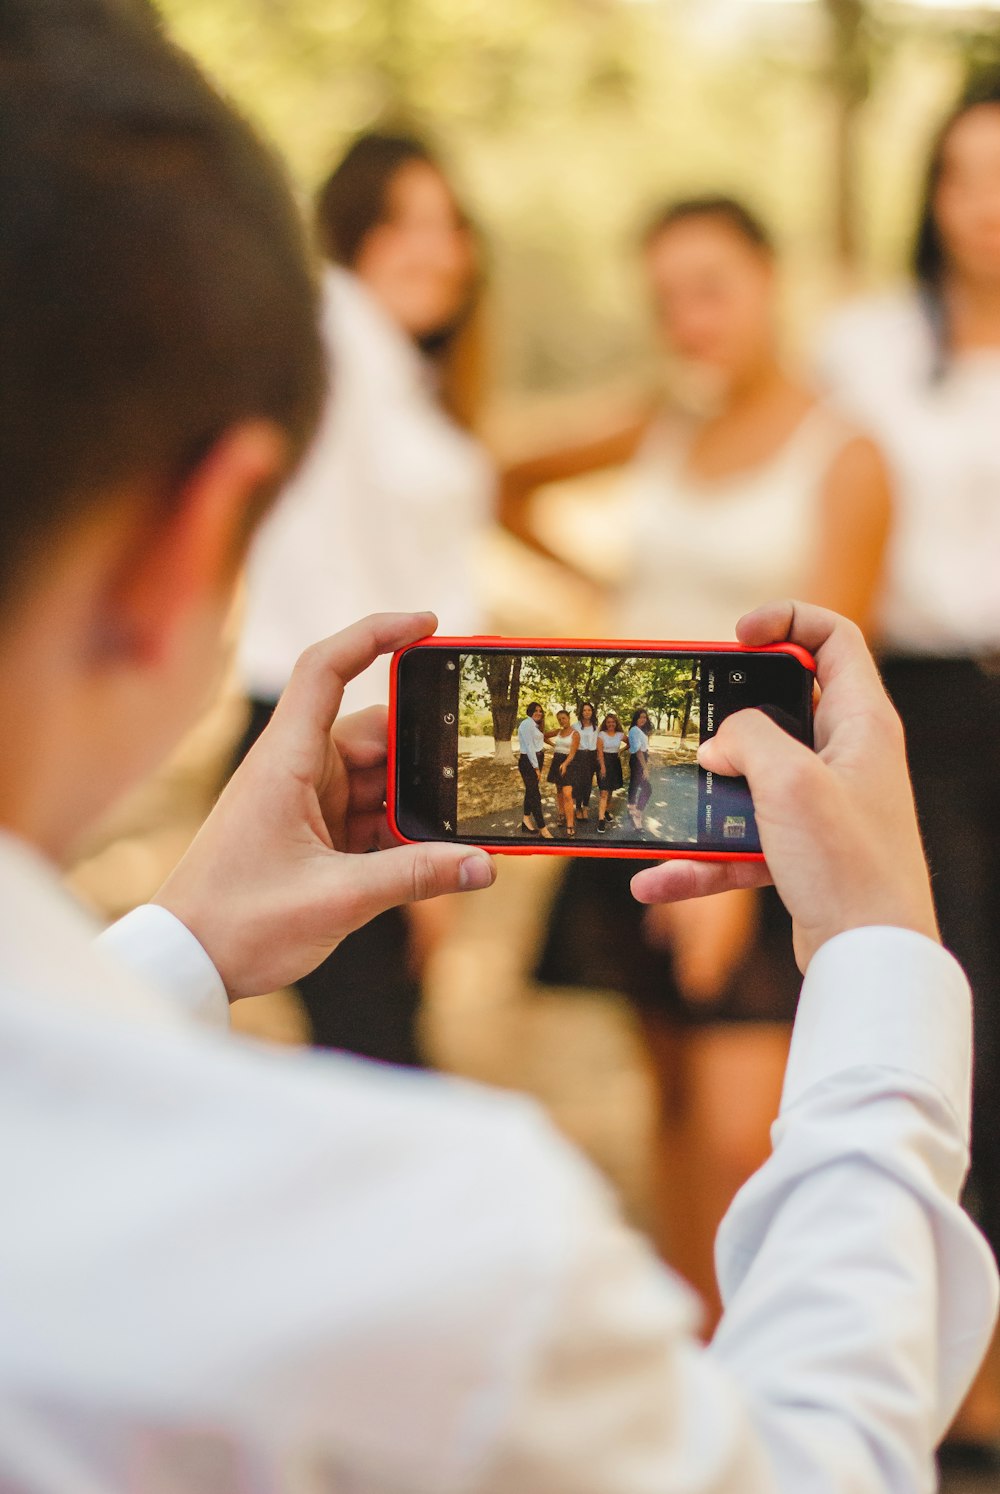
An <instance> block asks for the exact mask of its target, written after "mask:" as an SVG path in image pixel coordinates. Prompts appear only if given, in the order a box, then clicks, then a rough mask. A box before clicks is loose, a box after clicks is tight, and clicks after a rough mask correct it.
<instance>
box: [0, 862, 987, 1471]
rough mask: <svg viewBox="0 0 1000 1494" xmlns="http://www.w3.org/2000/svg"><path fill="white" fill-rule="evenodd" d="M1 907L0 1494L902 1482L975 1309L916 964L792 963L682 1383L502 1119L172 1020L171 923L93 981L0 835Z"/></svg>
mask: <svg viewBox="0 0 1000 1494" xmlns="http://www.w3.org/2000/svg"><path fill="white" fill-rule="evenodd" d="M0 906H2V908H3V929H2V934H0V1138H2V1140H0V1198H2V1200H3V1227H2V1229H0V1323H2V1325H3V1327H2V1331H0V1488H2V1489H4V1490H12V1491H13V1490H16V1491H17V1494H43V1491H44V1494H126V1491H128V1494H131V1491H136V1494H230V1491H233V1494H235V1491H253V1494H278V1491H279V1490H280V1491H290V1494H317V1491H320V1490H331V1491H350V1494H460V1491H461V1494H682V1491H683V1494H779V1491H780V1494H834V1491H836V1494H848V1491H849V1494H904V1491H905V1494H911V1491H918V1490H920V1491H925V1490H930V1489H931V1488H932V1485H933V1468H932V1461H933V1460H932V1445H933V1443H934V1441H935V1439H937V1438H938V1437H939V1436H940V1435H941V1434H942V1432H943V1431H944V1429H945V1427H946V1425H947V1423H948V1421H949V1420H950V1418H951V1416H952V1413H953V1412H954V1410H955V1408H956V1406H957V1405H958V1403H959V1400H960V1399H961V1397H962V1394H963V1392H964V1390H965V1388H966V1386H967V1384H968V1382H969V1379H970V1377H971V1375H972V1372H973V1370H974V1368H975V1366H976V1364H977V1361H978V1359H979V1357H980V1355H981V1353H982V1352H983V1350H984V1348H985V1346H986V1343H987V1341H988V1339H989V1336H990V1332H991V1329H992V1326H993V1322H994V1315H995V1307H996V1277H995V1270H994V1266H993V1263H992V1258H991V1256H990V1254H989V1251H988V1250H987V1247H986V1245H985V1243H984V1242H983V1241H982V1239H981V1237H980V1236H979V1235H978V1233H977V1232H976V1230H975V1229H974V1228H973V1226H972V1225H971V1224H970V1222H969V1221H968V1219H967V1218H966V1216H965V1215H964V1214H963V1213H962V1212H961V1210H960V1209H959V1207H958V1205H957V1203H956V1198H957V1195H958V1191H959V1188H960V1186H961V1183H962V1179H963V1176H964V1173H965V1168H966V1159H967V1132H968V1109H969V993H968V987H967V985H966V982H965V980H964V978H963V976H962V974H961V972H960V970H959V969H958V967H957V966H956V965H955V963H954V962H953V961H952V959H951V958H950V956H948V955H947V954H945V953H944V952H943V951H942V950H941V949H940V948H938V947H937V946H936V945H934V944H932V943H930V942H929V941H927V940H925V939H922V938H921V937H919V936H917V935H915V934H910V933H905V932H902V931H899V930H892V929H866V930H862V931H856V932H854V933H850V934H846V935H842V936H841V937H840V938H838V939H836V940H834V941H832V942H831V943H830V944H828V945H827V946H826V947H825V948H824V949H822V950H821V951H820V953H819V954H818V955H817V956H816V958H815V959H814V961H813V963H812V965H811V967H810V970H809V974H808V977H807V979H806V981H805V988H804V991H803V997H802V1004H801V1007H800V1011H799V1016H798V1019H797V1022H796V1029H795V1036H794V1040H793V1045H792V1053H791V1058H790V1061H789V1067H788V1075H787V1080H786V1084H785V1093H784V1099H783V1102H782V1111H781V1118H780V1120H779V1121H778V1123H777V1125H776V1127H775V1133H774V1140H775V1149H774V1155H773V1157H772V1158H771V1160H770V1161H769V1162H768V1163H767V1164H766V1166H765V1167H764V1168H763V1169H762V1170H761V1171H760V1172H759V1173H758V1174H757V1175H756V1176H755V1177H754V1178H753V1179H752V1180H751V1181H750V1183H749V1184H748V1185H747V1186H746V1188H745V1189H744V1190H743V1191H742V1193H741V1194H740V1196H739V1197H738V1199H737V1200H736V1202H735V1204H734V1205H733V1208H732V1209H731V1211H730V1213H729V1215H728V1217H727V1219H726V1222H725V1223H724V1225H723V1228H722V1232H721V1235H720V1238H719V1247H718V1262H719V1273H720V1280H721V1284H722V1290H723V1294H724V1297H725V1301H726V1314H725V1317H724V1319H723V1322H722V1326H721V1328H720V1329H719V1332H718V1335H717V1337H716V1339H715V1342H714V1344H713V1345H712V1347H711V1348H710V1349H708V1350H706V1349H704V1348H702V1347H701V1346H700V1345H699V1344H698V1342H697V1341H696V1339H695V1337H694V1335H693V1329H694V1325H695V1320H696V1318H697V1307H696V1305H695V1303H694V1301H693V1299H692V1296H691V1294H690V1292H689V1291H688V1290H687V1289H686V1288H685V1287H684V1286H683V1285H682V1284H681V1283H680V1282H679V1281H678V1280H677V1279H676V1277H674V1276H673V1275H671V1273H670V1272H669V1271H667V1270H665V1269H664V1268H663V1267H662V1266H661V1265H660V1264H659V1263H658V1262H657V1261H656V1259H655V1258H654V1256H653V1254H652V1252H651V1250H650V1248H649V1247H648V1245H647V1244H646V1243H645V1242H644V1241H643V1240H642V1239H640V1238H639V1237H638V1236H637V1235H635V1234H634V1233H633V1232H632V1231H631V1230H629V1229H628V1228H626V1226H625V1225H624V1224H623V1223H622V1221H621V1219H620V1217H619V1215H618V1212H617V1210H616V1207H615V1204H614V1202H613V1199H612V1198H611V1196H610V1193H609V1190H608V1189H607V1187H606V1186H605V1185H604V1183H603V1182H602V1181H601V1180H600V1179H599V1178H598V1177H597V1176H596V1175H595V1173H594V1172H593V1170H592V1169H591V1168H590V1167H589V1166H588V1165H587V1164H586V1163H585V1162H584V1161H583V1160H582V1158H580V1157H579V1156H578V1155H577V1154H576V1153H575V1152H574V1150H573V1149H572V1148H571V1147H570V1146H569V1145H568V1144H567V1143H565V1142H564V1141H562V1140H561V1139H560V1138H559V1137H558V1136H557V1135H556V1134H555V1133H554V1131H553V1130H552V1128H551V1127H550V1125H549V1124H548V1123H547V1121H546V1120H545V1119H544V1117H543V1115H542V1114H541V1112H540V1111H539V1110H538V1108H537V1107H536V1106H535V1105H534V1104H531V1103H529V1102H527V1101H524V1100H518V1099H515V1098H513V1097H511V1096H507V1095H501V1094H499V1093H494V1092H491V1091H489V1090H487V1089H484V1088H480V1087H478V1086H475V1085H472V1084H468V1083H463V1082H460V1081H458V1080H454V1079H446V1078H442V1077H438V1076H432V1075H428V1074H418V1073H412V1072H402V1071H398V1070H394V1069H390V1068H386V1067H382V1066H379V1065H375V1064H369V1063H366V1062H363V1061H359V1060H356V1059H350V1058H346V1057H339V1056H336V1055H330V1054H326V1055H323V1054H317V1053H298V1052H294V1053H291V1052H283V1051H276V1050H271V1049H269V1048H265V1047H263V1046H259V1045H256V1044H254V1043H252V1042H250V1041H247V1040H241V1039H236V1038H231V1037H229V1036H228V1035H227V1034H224V1033H221V1032H219V1031H216V1030H212V1027H211V1026H209V1027H208V1028H205V1027H204V1026H202V1025H199V1024H198V1023H197V1022H196V1021H195V1020H193V1019H194V1018H195V1017H196V1016H198V1015H202V1016H206V1017H208V1018H209V1019H210V1020H214V1019H216V1018H218V1017H219V1016H220V1015H224V1012H225V993H224V991H223V990H222V988H221V984H220V982H219V980H218V977H217V976H215V974H214V971H213V970H212V967H211V963H210V962H209V961H208V959H207V956H206V955H205V954H204V952H203V951H202V950H201V949H200V948H199V947H198V946H197V944H196V943H195V941H194V940H193V939H192V937H191V935H190V934H188V933H187V931H186V930H185V929H183V928H182V927H181V926H180V925H179V924H178V923H176V921H175V920H173V919H172V918H171V917H170V915H168V914H166V913H164V912H163V911H162V910H155V909H149V908H146V909H140V910H138V911H137V912H136V913H134V914H132V915H130V916H129V918H128V919H126V920H125V921H124V922H123V923H122V924H120V925H118V926H117V927H116V928H114V929H112V930H111V931H110V932H109V933H107V934H105V935H104V936H103V937H102V938H101V939H100V940H98V941H97V944H96V947H95V944H94V942H93V933H94V929H93V926H92V924H91V921H90V920H89V918H88V917H87V916H85V915H84V914H83V913H82V912H81V911H80V909H79V908H78V907H77V906H76V905H74V904H73V903H71V902H70V900H69V899H68V897H67V895H66V894H65V893H64V892H63V890H62V889H61V887H60V886H59V884H58V881H57V878H56V876H55V874H54V873H53V872H52V871H51V870H50V869H49V867H48V866H46V865H45V864H44V863H43V862H42V861H41V860H40V859H38V858H37V857H36V856H35V855H34V854H33V853H32V852H29V851H28V850H26V849H25V848H24V847H23V846H20V845H19V844H16V843H15V842H13V841H12V840H10V839H6V838H0ZM130 967H132V968H131V969H130ZM373 999H377V992H375V993H373Z"/></svg>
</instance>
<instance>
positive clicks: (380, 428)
mask: <svg viewBox="0 0 1000 1494" xmlns="http://www.w3.org/2000/svg"><path fill="white" fill-rule="evenodd" d="M323 335H324V340H325V343H326V348H327V354H328V358H329V363H330V380H331V397H330V399H329V401H328V404H327V409H326V413H325V415H324V418H323V421H322V423H321V426H320V430H319V432H318V434H317V436H316V439H315V441H314V443H313V446H312V449H311V451H310V452H309V454H308V456H307V457H306V460H305V463H304V465H303V467H302V469H301V470H300V472H299V474H298V476H297V477H296V478H295V479H294V480H293V481H292V483H291V485H290V486H289V487H288V489H287V490H286V492H285V493H284V495H283V497H282V498H281V499H280V501H279V503H278V505H277V507H276V508H275V510H274V513H273V514H272V515H271V516H270V518H269V519H268V520H267V521H266V522H265V524H264V526H263V527H262V529H261V532H260V534H259V535H258V537H257V539H256V541H255V543H254V546H253V549H252V552H251V556H250V562H249V566H248V570H247V605H246V617H245V622H244V628H243V636H242V640H241V645H240V650H239V667H240V673H241V677H242V681H243V684H244V686H245V688H246V691H247V693H248V694H249V695H250V696H252V697H254V698H256V699H260V700H276V699H277V697H278V696H279V695H280V693H281V691H282V690H283V689H284V687H285V685H286V683H287V682H288V677H289V675H290V674H291V671H292V666H293V665H294V663H295V660H296V659H297V658H298V656H299V654H300V653H301V652H302V650H303V649H304V648H306V647H308V645H309V644H310V643H315V642H316V640H317V639H319V638H324V637H326V636H327V635H328V634H330V633H333V632H336V631H337V629H338V628H343V627H345V626H346V625H347V624H348V623H351V622H354V621H356V620H357V619H358V618H359V617H364V616H365V615H366V614H367V613H369V612H383V611H388V612H398V611H408V610H410V609H413V610H423V609H426V608H431V609H432V610H433V611H435V612H436V613H437V614H438V619H439V622H440V631H441V632H442V633H445V632H453V633H475V632H478V631H482V618H481V617H480V613H479V606H478V600H477V596H476V583H475V551H476V546H477V541H478V538H479V535H480V534H481V532H482V530H483V529H484V528H485V526H486V525H487V524H488V523H489V520H490V516H491V513H492V506H493V500H494V491H495V482H496V477H495V472H494V469H493V466H492V463H491V462H490V459H489V457H488V456H487V454H486V452H485V451H484V450H483V448H482V447H481V446H480V445H479V444H478V443H477V442H476V441H475V440H473V438H472V437H471V436H469V435H468V434H467V433H466V432H465V431H463V430H462V429H461V428H460V427H459V426H458V425H457V424H456V423H455V422H454V421H453V420H452V419H451V417H450V416H449V415H448V414H447V412H446V411H445V410H443V409H442V407H441V405H440V402H439V400H438V398H437V394H436V391H435V388H434V379H433V372H432V370H431V368H430V366H429V365H428V363H427V361H426V360H425V359H424V357H423V356H422V355H421V353H420V352H419V350H418V349H417V348H416V347H415V345H414V344H413V342H412V341H411V340H410V338H409V337H407V335H406V334H405V333H404V332H403V331H402V330H401V329H400V328H399V327H398V326H397V325H396V323H395V322H393V321H392V319H391V318H390V317H389V316H388V315H387V314H386V313H385V312H384V311H383V310H382V308H381V306H380V305H379V304H378V303H377V302H376V301H375V300H374V298H373V297H372V296H371V295H370V293H369V292H368V290H367V289H366V288H365V286H364V285H363V284H362V282H361V281H360V280H359V279H358V278H357V277H356V276H355V275H351V274H349V273H348V272H347V271H345V270H341V269H336V268H332V267H329V268H327V270H326V272H325V275H324V282H323ZM387 694H388V664H387V663H386V661H384V660H380V661H379V662H378V663H376V664H374V665H373V666H372V668H371V669H370V670H368V671H367V673H366V674H365V675H363V676H362V678H361V679H360V680H358V681H355V682H354V684H353V685H351V686H350V687H349V688H348V692H347V697H346V709H347V710H358V709H360V708H361V707H363V706H366V705H372V704H375V703H378V702H383V701H385V700H386V699H387Z"/></svg>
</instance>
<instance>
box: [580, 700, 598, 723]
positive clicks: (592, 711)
mask: <svg viewBox="0 0 1000 1494" xmlns="http://www.w3.org/2000/svg"><path fill="white" fill-rule="evenodd" d="M587 706H590V724H591V726H596V725H597V707H596V706H595V704H594V702H593V701H592V700H581V702H580V715H579V720H580V725H581V726H582V725H583V713H584V710H585V708H586V707H587Z"/></svg>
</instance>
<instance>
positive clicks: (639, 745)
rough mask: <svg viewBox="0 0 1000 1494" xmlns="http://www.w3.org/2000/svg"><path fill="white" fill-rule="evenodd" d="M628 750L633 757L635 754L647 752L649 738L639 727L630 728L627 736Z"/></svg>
mask: <svg viewBox="0 0 1000 1494" xmlns="http://www.w3.org/2000/svg"><path fill="white" fill-rule="evenodd" d="M628 750H629V752H631V753H632V755H633V756H634V755H635V754H636V753H637V752H648V751H649V736H648V734H647V733H646V732H644V731H643V729H642V727H641V726H632V727H630V728H629V734H628Z"/></svg>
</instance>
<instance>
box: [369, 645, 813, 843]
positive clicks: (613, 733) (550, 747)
mask: <svg viewBox="0 0 1000 1494" xmlns="http://www.w3.org/2000/svg"><path fill="white" fill-rule="evenodd" d="M812 687H813V676H812V673H811V671H809V670H808V669H807V668H806V667H805V666H804V665H803V664H802V663H801V662H800V661H799V659H798V658H796V657H795V656H793V655H791V654H785V653H763V652H762V653H740V652H727V651H724V650H719V651H705V652H700V653H684V652H680V651H673V650H671V651H662V650H661V651H653V650H649V651H641V652H640V651H636V652H627V653H624V652H621V651H615V649H614V647H613V645H612V646H609V647H607V648H605V649H593V650H592V651H582V650H579V649H572V648H565V649H560V648H554V647H546V648H544V649H541V648H539V649H531V648H518V649H516V650H515V649H513V648H512V647H510V646H509V645H508V646H507V647H504V646H503V645H498V646H497V647H495V648H491V647H478V646H476V647H473V646H472V645H471V643H470V645H469V646H468V647H467V648H466V647H462V646H461V645H455V646H452V645H446V646H417V647H416V648H412V649H409V650H407V651H406V652H404V653H403V654H402V655H401V657H400V659H399V661H398V675H397V692H396V701H397V720H396V736H397V755H396V781H395V794H396V798H395V811H396V819H397V823H398V825H399V829H400V831H401V832H402V834H403V835H404V836H406V837H407V838H408V839H412V840H428V839H434V840H441V839H445V840H458V841H467V842H469V843H470V844H475V845H480V846H496V847H499V848H503V847H505V846H511V845H513V844H518V845H520V846H524V845H525V843H526V841H528V840H530V839H534V838H536V837H537V838H539V840H541V838H542V834H543V831H547V832H548V834H549V835H550V836H551V837H552V839H553V840H554V841H556V842H562V843H563V844H564V845H565V844H567V843H572V844H573V846H574V847H579V848H581V849H582V848H594V849H596V848H598V847H599V848H601V849H602V850H604V851H606V852H607V853H608V854H610V855H614V854H615V852H616V850H617V851H618V852H619V853H620V854H624V853H629V854H634V853H636V852H639V851H641V850H644V849H648V852H649V854H651V855H655V854H656V853H657V851H658V850H670V851H684V850H689V851H714V852H728V853H757V852H759V851H760V839H759V836H758V833H757V823H756V819H755V816H754V808H753V804H752V802H751V799H750V793H749V790H748V788H747V785H746V782H745V780H743V779H734V778H723V777H720V776H719V775H718V774H712V773H709V772H706V771H705V770H704V769H702V768H700V767H699V765H698V761H697V752H698V746H699V744H700V743H701V742H703V741H705V740H706V739H707V738H709V737H711V736H713V735H714V734H715V732H716V731H718V729H719V727H720V725H721V724H722V722H723V721H724V720H725V718H726V716H728V715H730V714H731V713H732V712H734V711H738V710H742V709H744V708H745V707H751V706H752V707H757V708H760V709H763V710H765V711H767V713H768V714H769V715H771V716H772V717H773V718H774V719H775V720H776V721H777V722H778V723H779V724H780V725H781V726H782V727H784V729H785V730H787V731H788V732H790V733H791V734H792V735H793V736H795V737H798V738H799V739H800V740H802V741H807V742H811V733H812ZM545 844H546V845H548V844H549V842H548V840H547V838H546V840H545Z"/></svg>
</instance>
